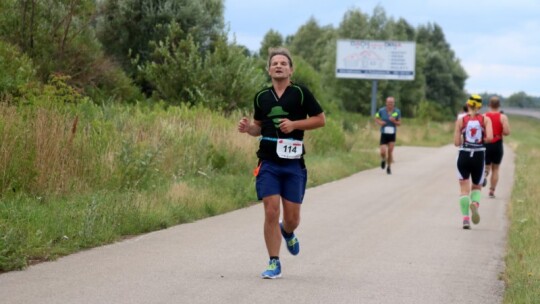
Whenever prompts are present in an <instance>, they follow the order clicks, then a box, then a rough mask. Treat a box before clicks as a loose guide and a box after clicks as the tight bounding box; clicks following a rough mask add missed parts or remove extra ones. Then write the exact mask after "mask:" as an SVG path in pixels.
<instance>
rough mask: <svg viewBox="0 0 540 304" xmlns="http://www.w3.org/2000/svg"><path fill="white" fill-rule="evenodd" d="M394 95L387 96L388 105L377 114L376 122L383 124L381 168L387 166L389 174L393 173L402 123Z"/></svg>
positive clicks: (380, 143)
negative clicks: (397, 135) (393, 163)
mask: <svg viewBox="0 0 540 304" xmlns="http://www.w3.org/2000/svg"><path fill="white" fill-rule="evenodd" d="M395 105H396V101H395V99H394V97H392V96H389V97H387V98H386V106H385V107H382V108H380V109H379V111H377V113H376V114H375V122H376V123H377V124H378V125H379V126H381V139H380V142H379V145H380V147H379V149H380V155H381V169H383V170H384V168H386V173H387V174H392V169H390V166H391V165H392V162H393V160H394V156H393V152H394V145H395V143H396V132H397V127H398V126H400V125H401V120H400V119H401V111H400V110H399V109H398V108H396V107H395Z"/></svg>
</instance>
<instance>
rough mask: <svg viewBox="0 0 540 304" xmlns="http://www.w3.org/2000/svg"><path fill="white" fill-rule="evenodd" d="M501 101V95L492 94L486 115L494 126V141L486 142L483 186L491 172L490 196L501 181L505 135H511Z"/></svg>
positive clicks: (493, 196)
mask: <svg viewBox="0 0 540 304" xmlns="http://www.w3.org/2000/svg"><path fill="white" fill-rule="evenodd" d="M500 106H501V101H500V100H499V97H497V96H492V97H491V98H490V99H489V111H488V112H487V113H486V116H487V117H489V118H490V119H491V125H492V127H493V141H492V142H491V143H488V144H486V176H485V178H484V183H483V185H482V186H484V187H485V186H486V184H487V177H488V176H489V173H490V172H491V178H490V183H489V197H490V198H495V188H496V187H497V183H498V182H499V166H500V165H501V161H502V158H503V154H504V151H503V150H504V149H503V136H508V135H510V123H509V122H508V117H507V116H506V115H505V114H503V113H501V111H500Z"/></svg>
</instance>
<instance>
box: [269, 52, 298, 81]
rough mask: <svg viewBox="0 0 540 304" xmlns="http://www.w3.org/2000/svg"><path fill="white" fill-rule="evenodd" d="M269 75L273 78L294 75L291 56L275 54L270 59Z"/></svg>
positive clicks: (284, 77) (285, 77)
mask: <svg viewBox="0 0 540 304" xmlns="http://www.w3.org/2000/svg"><path fill="white" fill-rule="evenodd" d="M268 75H270V77H271V78H272V79H288V78H289V77H291V75H292V68H291V65H290V63H289V58H287V56H284V55H275V56H274V57H272V59H271V60H270V66H269V67H268Z"/></svg>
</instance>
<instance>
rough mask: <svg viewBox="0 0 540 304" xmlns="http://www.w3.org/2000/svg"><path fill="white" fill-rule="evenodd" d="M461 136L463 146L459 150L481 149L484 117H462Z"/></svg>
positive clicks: (479, 115) (480, 115) (482, 145)
mask: <svg viewBox="0 0 540 304" xmlns="http://www.w3.org/2000/svg"><path fill="white" fill-rule="evenodd" d="M462 119H463V124H462V127H461V134H462V135H463V144H462V145H461V148H465V149H483V148H484V135H485V133H486V131H485V125H484V116H482V114H476V115H475V116H471V115H465V116H463V118H462Z"/></svg>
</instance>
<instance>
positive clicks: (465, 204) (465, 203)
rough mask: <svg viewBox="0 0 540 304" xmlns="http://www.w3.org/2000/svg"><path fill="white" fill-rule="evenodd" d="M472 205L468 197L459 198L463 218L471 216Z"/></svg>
mask: <svg viewBox="0 0 540 304" xmlns="http://www.w3.org/2000/svg"><path fill="white" fill-rule="evenodd" d="M470 203H471V199H470V198H469V197H468V196H466V195H464V196H462V197H460V198H459V205H460V206H461V214H462V215H463V216H469V204H470Z"/></svg>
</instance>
